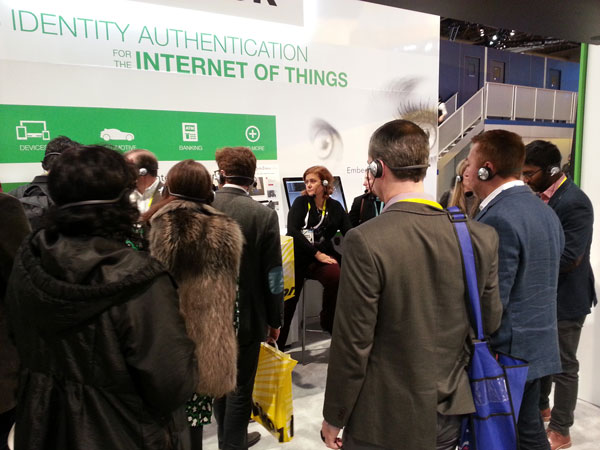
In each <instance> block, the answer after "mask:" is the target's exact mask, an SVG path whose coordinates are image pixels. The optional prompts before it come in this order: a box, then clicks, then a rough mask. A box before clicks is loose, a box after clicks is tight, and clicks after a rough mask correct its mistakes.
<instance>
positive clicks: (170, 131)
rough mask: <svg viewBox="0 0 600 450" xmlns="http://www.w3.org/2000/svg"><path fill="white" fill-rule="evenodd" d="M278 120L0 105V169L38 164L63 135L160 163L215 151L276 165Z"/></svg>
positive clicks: (210, 154) (210, 157)
mask: <svg viewBox="0 0 600 450" xmlns="http://www.w3.org/2000/svg"><path fill="white" fill-rule="evenodd" d="M275 132H276V126H275V117H273V116H257V115H241V114H219V113H198V112H179V111H155V110H135V109H116V108H81V107H65V106H17V105H0V142H2V148H3V151H2V152H1V153H0V163H17V162H39V161H40V160H41V159H43V157H44V150H45V149H46V143H47V142H48V141H50V140H51V139H53V138H55V137H57V136H60V135H63V136H69V137H70V138H71V139H74V140H76V141H78V142H100V141H103V142H105V143H107V144H109V145H111V146H113V147H114V148H117V149H119V150H123V151H127V150H132V149H135V148H152V149H153V152H154V154H155V155H156V156H157V158H158V159H159V160H164V161H179V160H182V159H196V160H201V161H212V160H214V157H215V149H217V148H221V147H224V146H226V145H233V146H246V147H250V148H251V149H252V150H253V151H254V152H255V154H256V156H257V157H258V159H268V160H274V159H277V137H276V134H275Z"/></svg>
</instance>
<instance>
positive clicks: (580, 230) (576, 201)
mask: <svg viewBox="0 0 600 450" xmlns="http://www.w3.org/2000/svg"><path fill="white" fill-rule="evenodd" d="M582 194H583V193H582ZM572 200H573V201H571V202H569V203H568V204H566V205H564V206H563V205H561V206H559V207H558V208H557V209H556V213H557V215H558V217H559V219H560V222H561V225H562V227H563V231H564V233H565V248H564V250H563V252H562V255H561V256H560V272H561V273H566V272H572V271H573V270H574V269H575V268H577V267H578V266H579V265H580V264H581V263H582V261H583V260H584V258H585V257H586V255H587V251H588V248H589V245H590V242H591V240H592V232H593V229H594V210H593V208H592V203H591V202H590V200H589V199H588V198H587V196H585V195H581V196H578V197H575V198H573V199H572Z"/></svg>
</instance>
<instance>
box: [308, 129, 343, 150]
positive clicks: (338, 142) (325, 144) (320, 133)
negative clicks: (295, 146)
mask: <svg viewBox="0 0 600 450" xmlns="http://www.w3.org/2000/svg"><path fill="white" fill-rule="evenodd" d="M309 138H310V142H311V143H312V145H313V148H314V149H315V151H316V153H317V157H318V158H320V159H328V158H330V157H332V156H334V155H336V156H337V155H341V152H342V151H343V149H344V144H343V143H342V137H341V136H340V133H339V132H338V131H337V130H336V129H335V128H334V127H333V126H332V125H330V124H329V122H327V121H325V120H323V119H314V120H313V121H312V123H311V124H310V129H309Z"/></svg>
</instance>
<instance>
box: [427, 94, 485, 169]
mask: <svg viewBox="0 0 600 450" xmlns="http://www.w3.org/2000/svg"><path fill="white" fill-rule="evenodd" d="M484 91H485V86H484V87H482V88H481V89H479V90H478V91H477V92H476V93H475V94H474V95H473V96H472V97H471V98H470V99H469V100H467V101H466V102H465V103H464V104H463V105H462V106H461V107H460V108H458V109H457V110H456V111H455V112H454V113H453V114H452V115H450V116H449V117H448V118H447V119H446V120H444V122H442V124H441V125H440V126H439V130H438V131H439V142H440V143H439V149H440V150H439V152H438V159H439V158H441V157H442V156H444V155H445V154H446V153H448V152H449V151H450V149H451V148H452V146H453V144H456V143H457V142H458V141H460V140H461V139H462V138H463V137H464V136H465V134H466V133H467V132H468V130H469V129H471V127H472V126H473V125H475V124H476V123H477V122H479V121H480V120H482V119H483V115H484V97H485V96H484Z"/></svg>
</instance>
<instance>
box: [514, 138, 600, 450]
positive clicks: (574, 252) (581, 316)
mask: <svg viewBox="0 0 600 450" xmlns="http://www.w3.org/2000/svg"><path fill="white" fill-rule="evenodd" d="M525 149H526V152H527V154H526V157H525V166H524V168H523V180H524V181H525V182H526V183H527V184H528V185H529V187H531V189H533V191H535V192H537V193H538V195H539V196H540V198H541V199H542V201H543V202H544V203H546V204H548V206H550V207H551V208H552V209H553V210H554V212H556V214H557V215H558V218H559V219H560V223H561V224H562V227H563V231H564V233H565V248H564V250H563V253H562V255H561V257H560V274H559V276H558V297H557V319H558V343H559V348H560V362H561V364H562V372H561V373H557V374H555V375H553V376H548V377H544V378H543V379H542V392H541V401H540V411H541V413H542V418H543V419H544V421H549V422H550V424H549V425H548V438H549V439H550V446H551V448H552V450H555V449H557V448H566V447H564V446H565V445H570V444H571V438H570V435H569V428H570V427H571V426H573V422H574V411H575V406H576V404H577V389H578V385H579V380H578V372H579V361H577V347H578V345H579V338H580V336H581V328H582V327H583V323H584V322H585V318H586V316H587V315H588V314H589V313H590V312H591V306H592V305H595V304H596V302H597V300H596V291H595V289H594V273H593V272H592V266H591V264H590V247H591V245H592V232H593V228H594V210H593V208H592V202H590V199H589V198H588V196H587V195H585V193H584V192H583V191H582V190H581V189H579V187H578V186H577V185H576V184H575V183H573V182H572V181H571V180H570V179H568V178H567V177H566V176H565V174H564V173H563V172H562V170H561V168H560V167H561V164H560V163H561V159H562V158H561V154H560V151H559V150H558V148H557V147H556V145H554V144H553V143H551V142H547V141H533V142H531V143H530V144H528V145H527V146H526V147H525ZM553 381H554V407H553V408H552V411H550V401H549V398H548V397H549V395H550V390H551V388H552V382H553Z"/></svg>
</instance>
